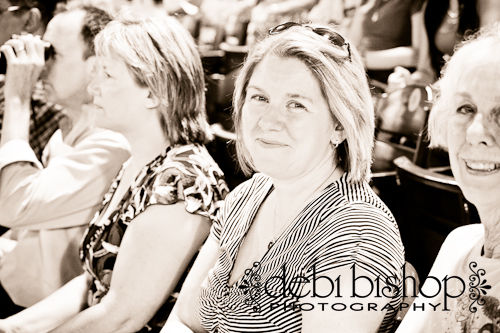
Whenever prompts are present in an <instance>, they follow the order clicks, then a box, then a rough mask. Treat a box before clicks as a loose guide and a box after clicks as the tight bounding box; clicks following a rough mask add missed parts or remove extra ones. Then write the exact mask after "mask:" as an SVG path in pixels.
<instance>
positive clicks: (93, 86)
mask: <svg viewBox="0 0 500 333" xmlns="http://www.w3.org/2000/svg"><path fill="white" fill-rule="evenodd" d="M87 92H88V93H89V94H90V95H91V96H97V95H98V94H99V85H98V82H97V78H96V76H94V77H93V78H92V80H90V83H89V85H88V86H87Z"/></svg>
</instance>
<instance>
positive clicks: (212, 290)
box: [199, 174, 404, 333]
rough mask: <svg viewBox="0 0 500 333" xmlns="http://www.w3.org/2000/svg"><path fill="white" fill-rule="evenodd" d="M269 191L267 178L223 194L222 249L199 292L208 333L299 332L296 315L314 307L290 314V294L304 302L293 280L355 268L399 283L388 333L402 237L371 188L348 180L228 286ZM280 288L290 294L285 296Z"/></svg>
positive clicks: (217, 225) (218, 230) (217, 230)
mask: <svg viewBox="0 0 500 333" xmlns="http://www.w3.org/2000/svg"><path fill="white" fill-rule="evenodd" d="M272 189H273V184H272V181H271V179H270V178H269V177H267V176H265V175H263V174H256V175H254V176H253V177H252V179H250V180H248V181H246V182H245V183H243V184H241V185H240V186H238V187H237V188H236V189H235V190H234V191H233V192H231V193H230V194H229V195H228V197H227V198H226V200H225V206H224V208H223V209H221V211H220V215H219V219H218V221H216V222H214V224H213V225H212V229H211V231H210V237H213V238H214V239H216V240H217V241H218V242H219V245H220V247H219V254H218V259H217V261H216V263H215V266H214V267H213V268H212V269H211V270H210V271H209V273H208V277H207V280H206V281H205V282H204V283H203V286H202V288H201V292H200V299H199V302H200V320H201V323H202V325H203V327H204V328H205V329H206V330H207V331H209V332H287V333H288V332H300V331H301V327H302V323H301V320H302V319H301V318H302V316H301V312H302V311H303V310H305V311H310V309H311V306H319V304H312V305H311V304H307V309H301V307H299V306H296V307H294V306H293V304H299V305H300V299H299V298H297V297H294V295H301V292H300V288H301V287H300V284H299V286H297V287H296V288H295V285H293V284H290V283H291V282H292V283H293V281H291V280H292V279H293V278H296V277H297V276H304V277H306V278H308V279H312V278H313V274H321V273H324V272H326V271H327V270H330V269H335V268H340V267H352V266H353V265H355V267H357V268H359V269H360V270H361V269H362V270H364V272H365V274H366V273H368V274H370V275H371V276H372V278H375V277H380V279H381V281H386V278H393V277H394V278H395V280H393V281H398V282H396V283H394V285H397V287H394V288H392V295H391V298H390V301H389V303H390V304H388V306H387V307H385V310H387V312H386V314H385V317H384V319H383V321H382V323H381V325H380V327H379V330H378V331H379V332H388V331H389V330H390V329H391V327H392V321H393V319H394V316H395V314H396V311H397V309H398V307H399V304H400V302H401V297H400V290H401V287H402V266H403V264H404V249H403V245H402V242H401V237H400V234H399V230H398V227H397V224H396V222H395V220H394V217H393V216H392V214H391V212H390V211H389V209H388V208H387V207H386V206H385V205H384V203H383V202H382V201H381V200H380V199H379V198H378V197H377V195H376V194H375V193H374V192H373V191H372V190H371V188H370V186H369V185H368V184H367V183H366V182H363V183H351V182H349V181H348V180H347V175H346V174H344V175H343V176H342V177H341V178H340V179H339V180H337V181H335V182H332V183H331V184H329V185H328V186H326V188H325V189H323V190H322V192H321V193H320V194H319V195H317V196H316V197H315V198H314V199H313V200H312V201H311V202H309V203H308V204H307V206H306V207H304V209H303V210H302V211H301V212H300V213H299V214H298V215H297V216H296V218H295V220H294V221H293V222H292V223H291V224H290V225H289V226H288V227H287V228H286V229H285V230H284V231H283V232H282V234H281V235H280V236H279V237H278V238H277V239H276V241H275V243H274V244H273V245H272V246H271V247H270V248H269V249H268V250H267V252H266V253H265V254H264V255H263V257H262V258H261V259H260V261H258V262H255V263H254V264H253V265H252V266H251V267H248V269H246V270H245V274H244V275H243V276H242V277H241V278H240V279H239V280H237V281H236V282H235V283H234V284H233V285H232V286H230V285H229V284H228V283H229V276H230V273H231V270H232V267H233V263H234V261H235V259H236V256H237V253H238V248H239V246H240V244H241V242H242V239H243V238H244V236H245V234H246V232H247V230H248V229H249V228H250V225H251V223H252V221H253V219H254V217H255V215H256V213H257V211H258V209H259V207H260V205H261V204H262V202H263V201H264V200H265V198H266V197H267V195H268V194H269V193H270V191H272ZM358 271H359V270H358ZM277 277H282V278H277ZM283 284H284V285H285V286H290V287H291V288H292V289H290V290H295V292H293V293H290V292H289V293H286V292H285V293H283V289H285V288H283V287H282V286H283ZM293 288H295V289H293ZM318 302H324V300H322V299H318ZM302 305H304V304H302ZM326 310H329V308H328V307H327V308H326ZM329 311H331V312H332V315H335V311H332V310H329ZM362 314H363V312H360V317H361V318H362ZM361 320H362V319H361ZM334 330H335V328H334V327H332V331H334Z"/></svg>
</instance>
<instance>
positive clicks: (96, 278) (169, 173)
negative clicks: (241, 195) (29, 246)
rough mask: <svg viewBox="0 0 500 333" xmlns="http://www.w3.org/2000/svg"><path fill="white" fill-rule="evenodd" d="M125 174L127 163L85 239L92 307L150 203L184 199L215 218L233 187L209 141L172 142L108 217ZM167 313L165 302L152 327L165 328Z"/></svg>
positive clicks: (188, 206) (83, 256)
mask: <svg viewBox="0 0 500 333" xmlns="http://www.w3.org/2000/svg"><path fill="white" fill-rule="evenodd" d="M122 174H123V168H122V170H121V171H120V172H119V173H118V176H117V177H116V178H115V180H114V181H113V182H112V184H111V187H110V189H109V191H108V193H107V194H106V195H105V196H104V200H103V202H102V205H101V208H100V209H99V210H98V211H97V213H96V214H95V216H94V218H93V219H92V221H91V222H90V226H89V228H88V229H87V231H86V233H85V235H84V237H83V241H82V246H81V249H80V258H81V260H82V261H83V267H84V269H85V270H86V271H87V272H88V273H89V274H90V275H91V276H92V278H93V282H92V285H91V287H90V290H89V295H88V305H89V306H93V305H95V304H97V303H99V302H100V301H101V299H102V298H103V297H104V296H105V295H106V293H107V292H108V290H109V286H110V282H111V275H112V273H113V267H114V264H115V261H116V257H117V255H118V252H119V251H120V243H121V240H122V239H123V235H124V234H125V232H126V229H127V226H128V225H129V223H130V222H131V221H132V220H133V219H134V218H135V217H136V216H137V215H139V214H140V213H142V212H143V211H144V210H146V208H147V207H148V206H150V205H157V204H160V205H171V204H175V203H177V202H178V201H181V200H182V201H184V203H185V207H186V211H187V212H189V213H191V214H199V215H202V216H206V217H208V218H209V219H210V221H213V220H214V219H215V216H216V214H217V211H218V210H219V208H220V206H221V205H222V202H223V201H222V200H223V199H224V197H225V195H226V194H227V193H228V192H229V190H228V187H227V185H226V183H225V181H224V178H223V173H222V171H221V170H220V169H219V167H218V166H217V164H216V163H215V161H214V160H213V159H212V157H211V156H210V154H209V153H208V151H207V150H206V148H205V147H204V146H200V145H194V144H191V145H183V146H174V147H169V148H167V150H166V151H165V152H164V153H163V154H161V155H159V156H158V157H156V158H155V159H154V160H153V161H151V162H150V163H149V164H148V165H146V166H145V167H144V168H143V169H142V170H141V172H140V173H139V175H138V176H137V178H136V179H135V181H134V182H133V183H132V185H131V186H130V188H129V190H128V192H127V193H126V194H125V196H124V197H123V199H122V201H121V202H120V204H119V205H118V206H117V209H116V210H115V211H114V212H112V213H111V214H110V215H109V218H107V219H103V218H101V214H102V213H103V212H104V211H105V210H106V207H107V206H108V204H109V202H110V201H111V198H112V197H113V194H114V193H115V190H116V188H117V187H118V185H119V183H120V179H121V177H122ZM166 218H167V217H166ZM181 282H182V281H181ZM169 302H170V303H171V302H172V300H171V299H170V300H169V301H168V302H167V303H169ZM160 312H161V313H160ZM167 317H168V311H166V310H165V306H164V307H163V308H162V309H160V310H159V311H158V313H157V314H156V315H155V316H154V318H153V319H152V320H151V321H150V322H149V323H148V326H147V327H149V328H155V327H156V328H158V327H161V325H162V324H163V322H164V321H165V320H166V318H167Z"/></svg>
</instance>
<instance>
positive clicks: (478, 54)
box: [428, 23, 500, 149]
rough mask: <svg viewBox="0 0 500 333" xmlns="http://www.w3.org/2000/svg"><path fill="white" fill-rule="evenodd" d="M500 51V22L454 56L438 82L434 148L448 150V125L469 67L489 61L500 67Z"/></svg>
mask: <svg viewBox="0 0 500 333" xmlns="http://www.w3.org/2000/svg"><path fill="white" fill-rule="evenodd" d="M495 50H496V51H495ZM499 52H500V24H498V23H496V24H493V25H491V26H488V27H485V28H483V29H481V30H480V31H479V32H477V33H476V34H474V35H472V36H470V37H469V38H468V39H467V40H465V41H463V42H462V43H461V44H459V45H458V46H457V47H456V48H455V52H454V54H453V56H452V57H451V58H450V59H449V61H448V62H447V63H446V65H445V66H444V68H443V70H442V72H441V78H440V79H439V81H438V82H436V83H435V88H436V90H437V91H438V93H437V97H436V100H435V102H434V106H433V107H432V110H431V113H430V115H429V121H428V135H429V139H430V145H429V146H430V147H431V148H436V147H440V148H444V149H447V148H448V145H447V135H448V132H447V126H446V123H447V121H448V119H449V117H450V115H451V114H452V112H454V105H455V101H454V100H455V92H456V91H457V88H458V87H459V86H460V82H461V79H462V73H464V72H465V70H466V69H467V68H468V67H471V66H475V65H477V64H480V63H485V62H487V63H488V62H489V63H491V61H496V64H497V66H500V59H499V58H498V54H499Z"/></svg>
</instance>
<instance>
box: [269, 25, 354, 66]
mask: <svg viewBox="0 0 500 333" xmlns="http://www.w3.org/2000/svg"><path fill="white" fill-rule="evenodd" d="M291 27H305V28H309V29H311V30H312V32H314V33H315V34H317V35H320V36H322V37H327V38H328V40H329V41H330V43H332V44H333V45H335V46H338V47H341V48H343V47H344V46H346V47H347V54H348V58H349V61H350V62H352V59H351V45H349V43H347V42H346V41H345V39H344V37H342V36H341V35H340V34H339V33H336V32H335V31H331V30H328V29H325V28H318V27H316V28H315V27H312V26H310V25H307V24H301V23H297V22H285V23H282V24H279V25H277V26H275V27H274V28H271V29H269V31H268V34H269V35H277V34H279V33H281V32H283V31H285V30H287V29H290V28H291Z"/></svg>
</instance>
